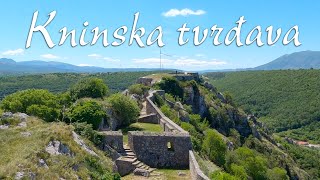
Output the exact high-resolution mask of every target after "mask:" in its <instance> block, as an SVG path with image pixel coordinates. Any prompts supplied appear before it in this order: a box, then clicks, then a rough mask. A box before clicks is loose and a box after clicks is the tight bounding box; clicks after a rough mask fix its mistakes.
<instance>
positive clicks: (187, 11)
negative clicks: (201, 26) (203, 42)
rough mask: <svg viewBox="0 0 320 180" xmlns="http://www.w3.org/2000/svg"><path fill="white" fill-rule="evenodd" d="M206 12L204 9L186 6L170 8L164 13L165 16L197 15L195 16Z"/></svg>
mask: <svg viewBox="0 0 320 180" xmlns="http://www.w3.org/2000/svg"><path fill="white" fill-rule="evenodd" d="M205 13H206V12H205V11H204V10H201V9H199V10H196V11H193V10H191V9H188V8H185V9H181V10H179V9H170V10H169V11H167V12H164V13H162V15H163V16H164V17H175V16H189V15H195V16H200V15H203V14H205Z"/></svg>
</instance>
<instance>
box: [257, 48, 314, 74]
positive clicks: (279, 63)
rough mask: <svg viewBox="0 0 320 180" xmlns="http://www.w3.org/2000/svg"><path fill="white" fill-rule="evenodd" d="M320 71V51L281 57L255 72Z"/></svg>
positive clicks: (302, 52)
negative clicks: (281, 70)
mask: <svg viewBox="0 0 320 180" xmlns="http://www.w3.org/2000/svg"><path fill="white" fill-rule="evenodd" d="M310 68H314V69H320V51H301V52H296V53H292V54H287V55H284V56H281V57H279V58H277V59H275V60H273V61H271V62H269V63H267V64H264V65H261V66H258V67H255V68H253V69H254V70H278V69H310Z"/></svg>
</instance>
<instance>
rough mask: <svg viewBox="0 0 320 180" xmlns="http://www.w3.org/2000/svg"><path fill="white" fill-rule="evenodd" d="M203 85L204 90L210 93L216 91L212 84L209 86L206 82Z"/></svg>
mask: <svg viewBox="0 0 320 180" xmlns="http://www.w3.org/2000/svg"><path fill="white" fill-rule="evenodd" d="M203 85H204V87H205V88H207V89H209V90H210V91H212V92H216V91H217V89H216V88H215V87H214V86H213V85H212V84H210V83H209V82H208V81H205V82H204V84H203Z"/></svg>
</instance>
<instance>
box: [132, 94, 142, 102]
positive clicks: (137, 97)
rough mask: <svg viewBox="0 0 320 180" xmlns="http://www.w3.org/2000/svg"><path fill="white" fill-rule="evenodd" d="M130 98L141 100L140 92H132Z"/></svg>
mask: <svg viewBox="0 0 320 180" xmlns="http://www.w3.org/2000/svg"><path fill="white" fill-rule="evenodd" d="M130 98H131V99H133V100H135V101H139V100H140V96H139V95H138V94H131V96H130Z"/></svg>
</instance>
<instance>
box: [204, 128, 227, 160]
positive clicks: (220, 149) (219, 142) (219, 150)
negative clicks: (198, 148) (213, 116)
mask: <svg viewBox="0 0 320 180" xmlns="http://www.w3.org/2000/svg"><path fill="white" fill-rule="evenodd" d="M202 149H203V151H204V152H205V153H206V154H207V156H208V157H209V159H210V160H211V161H213V162H215V163H216V164H217V165H219V166H222V165H224V163H225V155H226V152H227V146H226V144H225V143H224V141H223V139H222V138H221V136H220V135H219V134H218V133H217V132H216V131H214V130H211V129H209V130H207V131H206V134H205V138H204V140H203V144H202Z"/></svg>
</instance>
